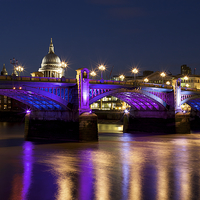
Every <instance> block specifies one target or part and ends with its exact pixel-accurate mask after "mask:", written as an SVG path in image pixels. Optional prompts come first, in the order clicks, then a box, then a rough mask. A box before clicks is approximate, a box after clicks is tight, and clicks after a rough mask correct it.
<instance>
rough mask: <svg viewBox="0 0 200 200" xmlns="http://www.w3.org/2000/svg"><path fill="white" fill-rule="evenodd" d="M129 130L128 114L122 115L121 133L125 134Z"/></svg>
mask: <svg viewBox="0 0 200 200" xmlns="http://www.w3.org/2000/svg"><path fill="white" fill-rule="evenodd" d="M128 129H129V113H124V118H123V133H126V132H127V131H128Z"/></svg>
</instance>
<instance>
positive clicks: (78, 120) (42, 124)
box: [25, 111, 98, 142]
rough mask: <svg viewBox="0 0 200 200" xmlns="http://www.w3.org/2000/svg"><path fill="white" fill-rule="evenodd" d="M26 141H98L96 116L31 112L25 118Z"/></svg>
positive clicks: (66, 112) (75, 113) (61, 112)
mask: <svg viewBox="0 0 200 200" xmlns="http://www.w3.org/2000/svg"><path fill="white" fill-rule="evenodd" d="M25 139H26V140H37V139H40V140H41V139H45V140H61V141H80V142H84V141H98V130H97V116H96V115H95V114H90V113H83V114H81V115H80V116H79V113H78V111H77V112H70V111H32V112H31V113H27V114H26V116H25Z"/></svg>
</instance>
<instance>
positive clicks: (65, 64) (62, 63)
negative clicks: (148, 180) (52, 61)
mask: <svg viewBox="0 0 200 200" xmlns="http://www.w3.org/2000/svg"><path fill="white" fill-rule="evenodd" d="M61 67H62V68H63V71H64V73H63V76H65V69H66V68H67V63H66V62H61Z"/></svg>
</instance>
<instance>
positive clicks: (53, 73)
mask: <svg viewBox="0 0 200 200" xmlns="http://www.w3.org/2000/svg"><path fill="white" fill-rule="evenodd" d="M38 71H39V72H42V73H43V75H44V77H55V78H61V77H62V76H63V75H64V69H63V68H62V66H61V61H60V58H59V57H58V56H57V55H56V54H55V53H54V46H53V42H52V38H51V43H50V46H49V52H48V54H47V55H46V56H45V57H44V58H43V59H42V63H41V68H39V70H38Z"/></svg>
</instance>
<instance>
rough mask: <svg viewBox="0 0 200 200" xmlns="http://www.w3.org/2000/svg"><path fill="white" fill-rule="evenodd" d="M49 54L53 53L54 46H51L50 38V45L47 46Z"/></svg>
mask: <svg viewBox="0 0 200 200" xmlns="http://www.w3.org/2000/svg"><path fill="white" fill-rule="evenodd" d="M49 53H54V46H53V42H52V38H51V43H50V46H49Z"/></svg>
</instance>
